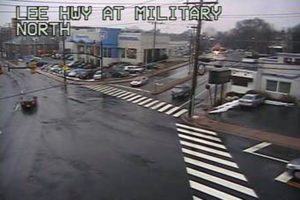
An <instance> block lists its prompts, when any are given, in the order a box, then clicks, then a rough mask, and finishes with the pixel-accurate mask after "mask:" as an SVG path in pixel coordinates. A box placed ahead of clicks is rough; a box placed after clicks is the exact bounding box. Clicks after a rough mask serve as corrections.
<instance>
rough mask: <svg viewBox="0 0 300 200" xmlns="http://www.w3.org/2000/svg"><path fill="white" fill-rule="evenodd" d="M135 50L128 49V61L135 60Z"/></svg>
mask: <svg viewBox="0 0 300 200" xmlns="http://www.w3.org/2000/svg"><path fill="white" fill-rule="evenodd" d="M136 53H137V51H136V49H132V48H129V49H127V58H129V59H136Z"/></svg>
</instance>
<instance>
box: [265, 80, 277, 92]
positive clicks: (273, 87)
mask: <svg viewBox="0 0 300 200" xmlns="http://www.w3.org/2000/svg"><path fill="white" fill-rule="evenodd" d="M266 90H269V91H273V92H276V91H277V81H272V80H267V86H266Z"/></svg>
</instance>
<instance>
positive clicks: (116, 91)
mask: <svg viewBox="0 0 300 200" xmlns="http://www.w3.org/2000/svg"><path fill="white" fill-rule="evenodd" d="M118 92H120V90H119V89H117V90H115V91H112V92H108V93H106V94H107V95H111V96H113V95H114V94H116V93H118Z"/></svg>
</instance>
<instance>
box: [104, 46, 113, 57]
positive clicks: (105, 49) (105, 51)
mask: <svg viewBox="0 0 300 200" xmlns="http://www.w3.org/2000/svg"><path fill="white" fill-rule="evenodd" d="M111 54H112V50H111V48H103V57H104V58H111V57H112V55H111Z"/></svg>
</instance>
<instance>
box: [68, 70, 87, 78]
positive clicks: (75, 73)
mask: <svg viewBox="0 0 300 200" xmlns="http://www.w3.org/2000/svg"><path fill="white" fill-rule="evenodd" d="M80 71H84V69H71V70H70V72H69V73H68V74H67V76H69V77H76V75H77V74H79V72H80Z"/></svg>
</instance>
